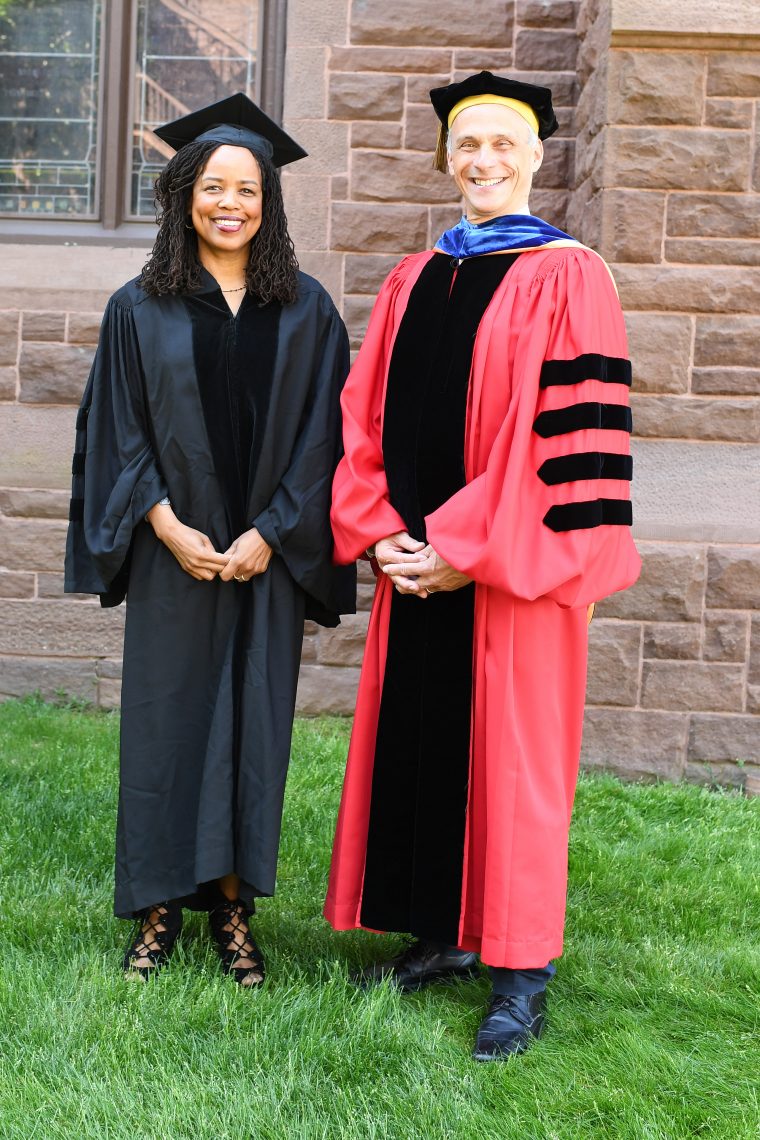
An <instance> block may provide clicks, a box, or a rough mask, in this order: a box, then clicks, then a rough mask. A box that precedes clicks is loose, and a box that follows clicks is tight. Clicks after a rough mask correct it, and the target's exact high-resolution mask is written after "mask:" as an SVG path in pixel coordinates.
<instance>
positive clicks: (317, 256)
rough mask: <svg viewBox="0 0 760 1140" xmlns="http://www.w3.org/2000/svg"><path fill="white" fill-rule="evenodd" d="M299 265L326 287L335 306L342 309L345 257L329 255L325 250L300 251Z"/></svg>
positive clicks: (337, 254) (336, 254) (338, 254)
mask: <svg viewBox="0 0 760 1140" xmlns="http://www.w3.org/2000/svg"><path fill="white" fill-rule="evenodd" d="M298 264H299V265H300V266H301V269H302V270H303V271H304V273H308V274H309V276H310V277H316V279H317V281H319V283H320V284H321V285H324V287H325V289H326V290H327V292H328V293H329V294H330V296H331V297H332V299H333V301H334V302H335V304H336V305H337V306H338V308H340V306H341V304H342V298H341V281H342V279H343V255H342V254H340V253H327V252H326V251H325V250H323V249H318V250H299V252H298Z"/></svg>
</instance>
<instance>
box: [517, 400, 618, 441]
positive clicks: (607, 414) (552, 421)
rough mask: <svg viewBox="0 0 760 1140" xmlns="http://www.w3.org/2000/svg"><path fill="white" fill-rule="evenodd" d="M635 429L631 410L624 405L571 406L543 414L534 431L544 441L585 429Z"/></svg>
mask: <svg viewBox="0 0 760 1140" xmlns="http://www.w3.org/2000/svg"><path fill="white" fill-rule="evenodd" d="M632 427H633V421H632V419H631V409H630V408H627V407H625V406H624V405H623V404H599V403H596V402H588V403H585V404H571V405H570V407H569V408H557V409H556V410H555V411H552V412H541V414H540V415H538V416H537V417H536V419H535V420H534V422H533V430H534V432H536V433H537V434H538V435H540V436H541V438H542V439H550V438H551V437H552V436H555V435H566V434H567V433H568V432H571V431H582V430H583V429H584V428H602V429H603V430H606V431H627V432H629V433H630V431H631V429H632Z"/></svg>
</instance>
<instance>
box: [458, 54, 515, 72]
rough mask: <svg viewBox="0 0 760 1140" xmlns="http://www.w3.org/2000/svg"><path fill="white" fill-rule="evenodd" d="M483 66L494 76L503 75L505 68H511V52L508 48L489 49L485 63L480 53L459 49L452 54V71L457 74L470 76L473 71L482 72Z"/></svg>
mask: <svg viewBox="0 0 760 1140" xmlns="http://www.w3.org/2000/svg"><path fill="white" fill-rule="evenodd" d="M484 66H485V67H487V68H488V70H489V71H493V72H494V74H496V75H499V74H503V72H504V70H505V69H506V68H510V69H511V68H512V66H513V56H512V52H511V51H510V49H509V48H489V49H488V60H487V61H486V62H485V63H484V61H483V52H482V51H473V50H472V49H471V48H460V49H458V50H456V51H455V52H454V69H455V71H456V72H457V73H460V72H464V73H465V74H466V75H471V74H472V73H473V72H474V71H482V70H483V67H484Z"/></svg>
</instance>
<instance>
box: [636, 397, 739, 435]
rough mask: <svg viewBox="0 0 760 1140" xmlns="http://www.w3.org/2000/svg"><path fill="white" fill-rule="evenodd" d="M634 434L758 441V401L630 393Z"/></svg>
mask: <svg viewBox="0 0 760 1140" xmlns="http://www.w3.org/2000/svg"><path fill="white" fill-rule="evenodd" d="M631 406H632V408H633V429H634V431H635V433H636V435H639V436H645V437H649V438H652V437H656V438H658V439H716V440H725V441H726V442H730V443H757V442H758V441H760V401H758V400H741V399H733V400H710V399H708V398H706V397H694V398H690V397H688V396H636V395H633V396H631Z"/></svg>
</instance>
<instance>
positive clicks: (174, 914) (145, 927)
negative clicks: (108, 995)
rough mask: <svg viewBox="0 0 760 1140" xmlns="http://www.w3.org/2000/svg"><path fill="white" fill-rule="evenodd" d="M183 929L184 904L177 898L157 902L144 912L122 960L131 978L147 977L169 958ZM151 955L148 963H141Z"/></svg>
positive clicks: (152, 974) (145, 979) (143, 979)
mask: <svg viewBox="0 0 760 1140" xmlns="http://www.w3.org/2000/svg"><path fill="white" fill-rule="evenodd" d="M181 929H182V907H181V906H180V905H179V903H177V902H174V901H171V900H170V901H168V902H162V903H156V905H155V906H150V907H146V908H145V910H144V911H143V912H142V916H141V919H140V927H139V929H138V931H137V934H136V935H135V938H134V939H133V941H132V942H131V944H130V946H129V947H128V949H127V952H126V953H125V955H124V958H123V960H122V964H121V965H122V969H123V970H124V973H125V975H126V976H127V977H128V978H139V979H140V980H141V981H147V979H148V978H151V977H153V976H154V975H155V974H157V973H158V971H159V970H160V969H161V967H162V966H165V965H166V963H167V962H168V961H169V958H170V956H171V952H172V950H173V949H174V944H175V942H176V941H177V937H178V935H179V932H180V930H181ZM145 959H147V961H148V963H149V964H148V965H138V963H139V962H142V961H144V960H145Z"/></svg>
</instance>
